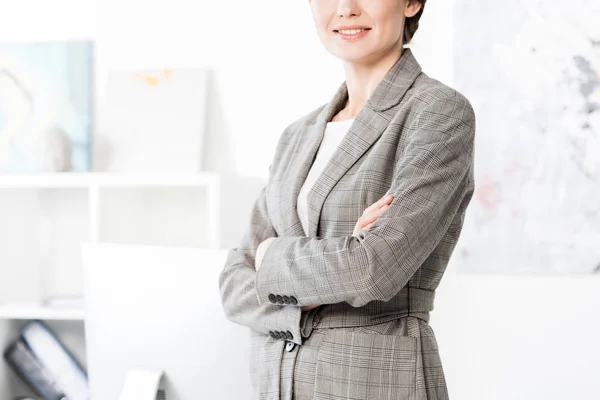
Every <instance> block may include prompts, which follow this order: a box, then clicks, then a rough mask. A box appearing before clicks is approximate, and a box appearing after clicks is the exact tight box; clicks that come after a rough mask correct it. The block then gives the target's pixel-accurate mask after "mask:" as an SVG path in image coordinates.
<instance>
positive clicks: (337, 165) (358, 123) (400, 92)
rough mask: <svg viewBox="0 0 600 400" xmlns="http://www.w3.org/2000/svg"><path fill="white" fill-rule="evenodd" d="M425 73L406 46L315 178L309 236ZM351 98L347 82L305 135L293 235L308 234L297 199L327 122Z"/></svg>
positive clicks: (295, 178)
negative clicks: (390, 111) (331, 197)
mask: <svg viewBox="0 0 600 400" xmlns="http://www.w3.org/2000/svg"><path fill="white" fill-rule="evenodd" d="M420 72H421V67H420V66H419V64H418V62H417V61H416V59H415V58H414V56H413V54H412V52H411V50H410V49H408V48H405V49H403V52H402V55H401V57H400V58H399V59H398V61H397V62H396V63H395V64H394V65H393V66H392V68H391V69H390V70H389V71H388V72H387V74H386V75H385V76H384V78H383V79H382V81H381V82H380V83H379V85H378V86H377V87H376V88H375V90H374V91H373V93H372V94H371V96H370V97H369V99H368V100H367V102H366V103H365V105H364V106H363V108H362V109H361V111H360V112H359V113H358V114H357V115H356V119H355V120H354V122H353V123H352V125H351V126H350V128H349V130H348V132H347V134H346V135H345V136H344V138H343V139H342V141H341V143H340V145H339V146H338V147H337V148H336V150H335V151H334V153H333V155H332V156H331V159H330V160H329V161H328V163H327V164H326V165H325V168H324V170H323V172H322V173H321V174H320V176H319V178H318V179H317V180H316V181H315V183H314V185H313V187H312V188H311V190H310V191H309V193H308V198H307V203H308V233H307V235H306V236H309V237H313V236H316V234H317V232H318V225H319V219H320V215H321V209H322V208H323V203H324V202H325V199H326V198H327V195H328V194H329V193H330V192H331V190H332V189H333V187H334V186H335V184H336V183H337V182H338V181H339V180H340V179H341V178H342V177H343V176H344V174H345V173H346V172H347V171H348V170H349V169H350V167H352V165H353V164H354V163H355V162H356V161H357V160H358V159H359V158H360V157H361V156H362V155H363V154H364V153H365V152H366V151H367V150H368V149H369V148H370V147H371V145H372V144H373V143H375V142H376V141H377V139H378V138H379V137H380V136H381V134H382V132H383V131H384V130H385V129H386V128H387V126H388V125H389V122H390V120H389V118H390V117H389V116H387V115H385V113H383V111H385V110H387V109H389V108H391V107H393V106H395V105H397V104H398V103H399V102H400V101H401V100H402V97H403V96H404V94H405V93H406V91H407V90H408V88H409V87H410V86H411V85H412V83H413V82H414V80H415V79H416V77H417V76H418V75H419V73H420ZM347 100H348V88H347V86H346V82H345V81H344V82H343V83H342V84H341V85H340V86H339V87H338V89H337V90H336V92H335V94H334V96H333V98H332V99H331V101H329V103H327V104H326V105H325V107H324V108H323V109H322V110H321V112H320V113H319V114H318V115H317V117H316V119H315V123H314V124H312V125H309V126H307V128H306V130H305V131H304V133H303V134H302V135H301V136H302V137H301V138H300V142H301V143H299V146H298V150H297V151H298V153H297V154H303V157H302V158H301V162H300V163H299V164H298V165H297V167H296V168H291V169H290V171H289V172H290V173H291V174H292V179H291V180H290V182H292V188H291V196H289V197H288V199H290V201H291V202H292V204H290V205H289V206H290V209H291V211H292V212H290V213H289V215H288V216H286V217H284V218H285V219H287V224H286V225H287V226H288V227H289V228H290V229H289V230H286V234H287V235H289V236H304V234H305V232H304V230H303V229H302V224H301V223H300V219H299V216H298V210H297V201H298V194H299V193H300V189H301V187H302V185H303V184H304V182H305V180H306V177H307V176H308V172H309V170H310V168H311V166H312V164H313V161H314V158H315V156H316V154H317V151H318V149H319V146H320V145H321V141H322V140H323V136H324V133H325V127H326V125H327V122H329V121H331V119H332V118H333V116H335V115H336V114H337V113H338V112H339V111H341V110H342V109H343V108H344V107H345V106H346V102H347Z"/></svg>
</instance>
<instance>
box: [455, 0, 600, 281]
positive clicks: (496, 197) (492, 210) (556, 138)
mask: <svg viewBox="0 0 600 400" xmlns="http://www.w3.org/2000/svg"><path fill="white" fill-rule="evenodd" d="M455 4H456V8H455V11H454V31H455V35H454V38H455V39H454V57H455V60H454V61H455V62H454V68H455V69H454V76H455V86H456V87H457V89H459V90H460V91H461V92H463V93H464V94H465V95H466V96H467V97H468V98H469V99H470V100H471V102H472V103H473V106H474V108H475V113H476V116H477V135H476V136H477V137H476V145H475V146H476V147H475V160H476V161H475V170H476V172H475V179H476V183H475V186H476V190H475V194H474V197H473V201H472V203H471V206H470V209H469V210H468V212H467V217H466V218H465V225H464V228H463V235H462V237H461V240H460V244H459V246H458V247H457V260H458V265H459V267H458V268H459V269H460V270H462V271H464V272H475V273H480V272H481V273H497V274H548V275H550V274H590V273H599V272H600V23H599V17H600V2H598V1H597V0H574V1H573V2H569V4H568V7H564V3H561V2H559V1H558V0H531V1H525V2H523V1H518V0H508V1H507V2H481V1H478V0H456V2H455Z"/></svg>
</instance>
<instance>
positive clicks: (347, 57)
mask: <svg viewBox="0 0 600 400" xmlns="http://www.w3.org/2000/svg"><path fill="white" fill-rule="evenodd" d="M330 53H331V54H333V55H334V56H335V57H337V58H338V59H340V60H342V61H344V62H351V63H368V62H370V61H371V60H373V59H374V58H376V53H373V52H370V51H369V52H366V51H339V50H338V51H335V52H330Z"/></svg>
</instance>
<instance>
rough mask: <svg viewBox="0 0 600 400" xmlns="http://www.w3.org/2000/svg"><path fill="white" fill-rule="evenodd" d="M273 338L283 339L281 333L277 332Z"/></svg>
mask: <svg viewBox="0 0 600 400" xmlns="http://www.w3.org/2000/svg"><path fill="white" fill-rule="evenodd" d="M273 337H274V338H275V339H281V333H280V332H279V331H275V332H273Z"/></svg>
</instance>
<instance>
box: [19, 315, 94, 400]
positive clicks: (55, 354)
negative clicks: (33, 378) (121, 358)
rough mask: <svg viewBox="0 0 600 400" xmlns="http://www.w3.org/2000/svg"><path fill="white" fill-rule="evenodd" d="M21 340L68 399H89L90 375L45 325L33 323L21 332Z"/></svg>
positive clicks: (37, 321) (37, 322)
mask: <svg viewBox="0 0 600 400" xmlns="http://www.w3.org/2000/svg"><path fill="white" fill-rule="evenodd" d="M21 339H22V341H23V342H24V343H25V344H26V346H27V347H28V348H29V349H30V351H31V353H32V354H33V355H34V356H35V358H36V359H37V360H38V361H39V362H40V364H41V365H43V366H44V368H45V370H46V371H47V372H48V375H49V376H51V377H52V379H53V380H54V381H55V382H56V384H57V387H59V388H60V390H61V392H62V393H64V396H65V397H66V398H68V399H69V400H88V399H89V387H88V377H87V373H86V372H85V370H84V369H83V368H82V366H81V365H80V364H79V363H78V362H77V360H76V359H75V357H73V355H72V354H71V353H70V352H69V351H68V350H67V349H66V348H65V346H64V345H63V344H62V343H61V342H60V340H59V339H58V338H57V337H56V335H55V334H54V333H53V332H52V331H51V330H50V329H49V328H48V326H47V325H46V324H45V323H43V322H42V321H39V320H34V321H30V322H29V323H27V324H26V325H25V326H24V327H23V328H22V330H21Z"/></svg>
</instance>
